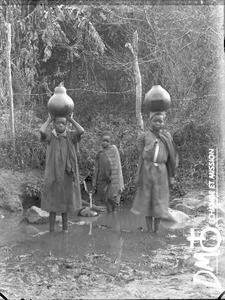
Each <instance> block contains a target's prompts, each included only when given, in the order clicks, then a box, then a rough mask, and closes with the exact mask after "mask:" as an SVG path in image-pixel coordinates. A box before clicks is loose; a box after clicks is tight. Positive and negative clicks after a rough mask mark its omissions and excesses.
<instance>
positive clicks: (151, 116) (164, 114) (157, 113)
mask: <svg viewBox="0 0 225 300" xmlns="http://www.w3.org/2000/svg"><path fill="white" fill-rule="evenodd" d="M155 115H161V116H163V119H164V120H165V118H166V112H165V111H154V112H153V111H150V112H149V118H150V120H151V119H152V118H153V117H154V116H155Z"/></svg>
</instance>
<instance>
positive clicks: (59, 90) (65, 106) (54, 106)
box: [48, 85, 74, 117]
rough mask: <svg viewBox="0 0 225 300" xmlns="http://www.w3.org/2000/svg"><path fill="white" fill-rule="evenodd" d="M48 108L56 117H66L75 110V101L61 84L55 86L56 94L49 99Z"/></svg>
mask: <svg viewBox="0 0 225 300" xmlns="http://www.w3.org/2000/svg"><path fill="white" fill-rule="evenodd" d="M48 110H49V112H50V113H51V114H52V115H53V116H56V117H65V116H66V115H68V114H70V113H72V112H73V110H74V102H73V100H72V99H71V98H70V97H69V96H68V95H67V93H66V88H65V87H64V86H62V85H59V86H57V87H56V88H55V91H54V95H53V96H52V97H51V98H50V99H49V100H48Z"/></svg>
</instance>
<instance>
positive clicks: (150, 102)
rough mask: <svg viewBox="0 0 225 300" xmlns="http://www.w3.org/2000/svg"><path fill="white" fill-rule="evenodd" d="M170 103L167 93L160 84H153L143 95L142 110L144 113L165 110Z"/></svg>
mask: <svg viewBox="0 0 225 300" xmlns="http://www.w3.org/2000/svg"><path fill="white" fill-rule="evenodd" d="M170 104H171V99H170V95H169V93H168V92H167V91H166V90H165V89H164V88H162V87H161V85H154V86H153V87H152V88H151V89H150V90H149V91H148V92H147V94H146V95H145V100H144V110H145V112H146V113H148V112H149V111H152V112H156V111H167V110H168V109H169V108H170Z"/></svg>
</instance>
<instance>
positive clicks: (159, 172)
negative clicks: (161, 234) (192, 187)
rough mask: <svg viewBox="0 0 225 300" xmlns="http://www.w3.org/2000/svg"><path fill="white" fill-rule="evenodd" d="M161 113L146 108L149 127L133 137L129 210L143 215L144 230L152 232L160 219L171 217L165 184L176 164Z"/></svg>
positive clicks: (163, 113)
mask: <svg viewBox="0 0 225 300" xmlns="http://www.w3.org/2000/svg"><path fill="white" fill-rule="evenodd" d="M165 117H166V113H165V112H150V113H149V121H150V130H149V131H146V132H144V133H142V134H141V135H140V136H139V137H138V139H137V147H138V150H139V155H140V156H139V164H138V171H137V179H136V184H137V193H136V197H135V200H134V203H133V206H132V209H131V211H132V212H133V213H135V214H142V215H144V216H145V217H146V223H147V228H148V231H150V232H151V231H153V232H155V233H157V232H158V230H159V224H160V219H165V220H172V219H173V217H172V216H171V215H170V212H169V186H170V185H173V184H174V176H175V170H176V167H177V166H178V154H177V152H176V149H175V145H174V143H173V139H172V136H171V135H170V133H169V132H168V131H165V130H164V123H165Z"/></svg>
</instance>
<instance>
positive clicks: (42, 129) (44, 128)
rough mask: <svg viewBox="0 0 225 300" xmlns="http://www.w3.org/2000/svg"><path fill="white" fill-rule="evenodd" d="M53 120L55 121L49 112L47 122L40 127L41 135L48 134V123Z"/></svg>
mask: <svg viewBox="0 0 225 300" xmlns="http://www.w3.org/2000/svg"><path fill="white" fill-rule="evenodd" d="M52 121H53V117H52V116H51V115H50V114H49V115H48V119H47V120H46V122H45V123H44V124H42V125H41V128H40V133H41V135H46V133H47V128H48V125H49V124H50V123H51V122H52Z"/></svg>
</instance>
